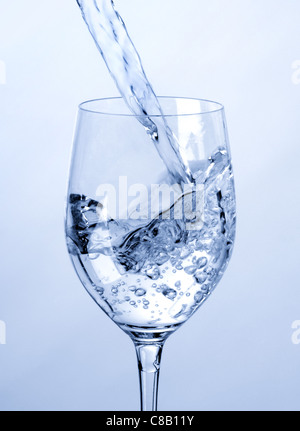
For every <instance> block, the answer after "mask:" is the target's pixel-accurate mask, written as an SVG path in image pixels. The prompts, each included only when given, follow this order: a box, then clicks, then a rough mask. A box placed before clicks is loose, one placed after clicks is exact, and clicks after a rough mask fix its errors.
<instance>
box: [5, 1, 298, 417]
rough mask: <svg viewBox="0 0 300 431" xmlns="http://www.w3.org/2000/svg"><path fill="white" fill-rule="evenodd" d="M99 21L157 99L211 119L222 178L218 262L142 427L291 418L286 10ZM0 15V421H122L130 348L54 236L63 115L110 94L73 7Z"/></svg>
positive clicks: (62, 186) (66, 151)
mask: <svg viewBox="0 0 300 431" xmlns="http://www.w3.org/2000/svg"><path fill="white" fill-rule="evenodd" d="M115 4H116V6H117V8H118V10H119V12H120V13H121V15H122V16H123V18H124V20H125V22H126V24H127V27H128V30H129V33H130V35H131V37H132V39H133V40H134V42H135V44H136V47H137V49H138V50H139V52H140V54H141V57H142V60H143V63H144V67H145V69H146V71H147V74H148V77H149V79H150V81H151V82H152V84H153V87H154V89H155V90H156V92H157V94H160V95H176V96H191V97H201V98H208V99H212V100H217V101H220V102H222V103H223V104H224V105H225V108H226V113H227V121H228V127H229V132H230V140H231V148H232V155H233V162H234V168H235V176H236V189H237V199H238V231H237V240H236V245H235V250H234V255H233V258H232V261H231V263H230V266H229V268H228V270H227V272H226V274H225V276H224V278H223V280H222V281H221V283H220V285H219V287H218V288H217V289H216V291H215V293H214V294H213V295H212V297H211V299H210V300H209V301H207V302H206V303H205V305H204V306H203V308H202V309H201V310H199V311H198V313H196V315H194V316H193V318H192V319H190V321H188V322H187V323H186V324H185V325H184V326H183V327H182V328H181V329H180V330H179V331H178V332H177V333H176V334H174V335H173V336H172V337H171V338H170V339H169V340H168V341H167V344H166V347H165V351H164V355H163V362H162V372H161V380H160V397H159V399H160V403H159V407H160V410H298V409H299V407H300V375H299V374H300V345H295V344H293V343H292V340H291V337H292V334H293V330H292V323H293V322H294V321H295V320H299V319H300V290H299V276H300V265H299V256H300V245H299V244H300V242H299V239H300V238H299V236H300V235H299V220H300V217H299V216H300V214H299V211H300V202H299V194H300V189H299V184H300V181H299V160H300V145H299V144H300V138H299V136H300V116H299V114H300V70H298V71H297V70H293V66H292V65H294V66H295V67H296V66H297V63H295V62H296V61H297V60H300V45H299V40H300V27H299V18H300V2H299V0H184V1H183V0H164V1H161V0H149V1H147V2H146V1H145V0H144V1H141V0H123V1H119V0H116V1H115ZM0 5H1V15H0V41H1V42H0V60H1V62H0V66H1V67H0V75H1V76H0V142H1V161H0V163H1V167H0V175H1V201H2V210H1V223H0V228H1V274H0V277H1V282H0V283H1V284H0V289H1V290H0V320H3V321H5V322H6V325H7V344H6V345H0V409H1V410H97V409H100V410H138V408H139V395H138V375H137V369H136V362H135V361H136V360H135V353H134V348H133V345H132V343H131V342H130V340H129V338H128V337H127V336H126V335H125V334H123V332H122V331H120V330H119V328H117V326H116V325H115V324H114V323H113V322H111V321H110V320H109V319H108V318H107V317H106V316H105V315H104V313H102V312H101V311H100V310H99V309H98V308H97V306H96V304H95V303H94V302H93V301H92V300H91V299H90V298H89V296H88V295H87V293H86V292H85V291H84V289H83V287H82V286H81V284H80V282H79V280H78V279H77V277H76V275H75V272H74V270H73V268H72V266H71V263H70V260H69V257H68V255H67V252H66V247H65V243H64V231H63V217H64V197H65V192H66V181H67V172H68V165H69V158H70V151H71V144H72V136H73V130H74V123H75V116H76V107H77V105H78V104H79V103H80V102H81V101H83V100H86V99H90V98H96V97H108V96H113V95H117V94H118V93H117V90H116V89H115V87H114V84H113V82H112V80H111V78H110V77H109V75H108V72H107V70H106V69H105V66H104V63H103V61H102V60H101V58H100V56H99V55H98V52H97V51H96V48H95V46H94V44H93V41H92V39H91V37H90V35H89V33H88V31H87V29H86V27H85V24H84V23H83V21H82V18H81V15H80V11H79V9H78V7H77V5H76V2H75V0H64V1H61V0H52V1H45V0H28V1H26V2H25V1H23V0H15V1H13V2H12V1H11V2H7V1H4V0H0ZM2 62H4V64H3V63H2ZM4 65H5V67H6V84H5V83H4V81H5V79H4V78H5V77H4ZM298 67H299V63H298Z"/></svg>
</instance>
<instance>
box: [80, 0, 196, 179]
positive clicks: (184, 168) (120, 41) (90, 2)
mask: <svg viewBox="0 0 300 431" xmlns="http://www.w3.org/2000/svg"><path fill="white" fill-rule="evenodd" d="M77 3H78V5H79V6H80V9H81V12H82V16H83V18H84V20H85V22H86V24H87V26H88V28H89V31H90V33H91V35H92V36H93V38H94V41H95V43H96V46H97V47H98V49H99V51H100V53H101V55H102V57H103V59H104V61H105V63H106V65H107V68H108V70H109V72H110V74H111V76H112V78H113V79H114V81H115V83H116V85H117V87H118V89H119V91H120V93H121V95H122V97H123V99H124V101H125V102H126V103H127V105H128V107H129V108H130V110H131V111H132V112H133V113H134V114H135V115H137V116H138V120H139V121H140V123H141V124H142V125H143V126H144V127H145V129H146V130H147V133H148V134H149V135H150V136H151V138H152V141H153V142H154V144H155V146H156V148H157V151H158V152H159V155H160V157H161V158H162V160H163V161H164V163H165V165H166V167H167V168H168V170H169V172H170V174H171V175H172V177H173V179H174V180H175V182H176V183H178V184H180V183H182V182H189V181H191V180H192V176H191V173H190V171H189V168H188V164H187V163H185V160H184V156H183V154H180V152H179V150H178V143H177V139H176V137H175V135H174V134H173V133H172V131H171V129H170V127H169V126H168V124H167V122H166V119H165V117H163V116H162V114H163V113H162V110H161V107H160V105H159V102H158V100H157V97H156V95H155V93H154V91H153V89H152V86H151V84H150V82H149V81H148V79H147V77H146V74H145V72H144V69H143V66H142V63H141V59H140V56H139V54H138V52H137V50H136V48H135V46H134V44H133V43H132V40H131V39H130V37H129V35H128V32H127V29H126V26H125V24H124V22H123V20H122V18H121V17H120V15H119V13H118V12H117V11H116V9H115V7H114V4H113V1H112V0H77ZM155 115H158V116H160V117H159V118H157V117H155V119H154V118H153V117H152V118H150V116H155Z"/></svg>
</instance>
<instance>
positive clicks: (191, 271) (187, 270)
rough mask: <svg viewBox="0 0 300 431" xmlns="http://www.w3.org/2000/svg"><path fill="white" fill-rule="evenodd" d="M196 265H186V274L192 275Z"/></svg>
mask: <svg viewBox="0 0 300 431" xmlns="http://www.w3.org/2000/svg"><path fill="white" fill-rule="evenodd" d="M197 269H198V267H197V266H196V265H192V266H187V267H186V268H184V270H185V272H186V273H187V274H188V275H193V274H195V272H196V271H197Z"/></svg>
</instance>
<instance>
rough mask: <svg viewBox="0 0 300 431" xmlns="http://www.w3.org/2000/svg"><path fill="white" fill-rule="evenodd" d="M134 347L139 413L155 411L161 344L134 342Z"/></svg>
mask: <svg viewBox="0 0 300 431" xmlns="http://www.w3.org/2000/svg"><path fill="white" fill-rule="evenodd" d="M134 345H135V350H136V354H137V360H138V367H139V377H140V393H141V411H142V412H147V411H156V410H157V393H158V378H159V369H160V360H161V354H162V349H163V342H155V343H149V344H147V343H142V342H134Z"/></svg>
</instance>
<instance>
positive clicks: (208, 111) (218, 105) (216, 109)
mask: <svg viewBox="0 0 300 431" xmlns="http://www.w3.org/2000/svg"><path fill="white" fill-rule="evenodd" d="M157 98H158V99H159V100H162V99H165V100H195V101H198V102H204V103H209V104H211V105H212V109H205V110H203V111H202V112H191V113H184V114H161V115H158V114H154V115H153V114H152V115H151V114H150V115H148V117H149V118H161V117H166V118H170V117H174V118H178V117H190V116H197V115H207V114H213V113H216V112H220V111H223V110H224V106H223V105H222V103H219V102H214V101H213V100H209V99H200V98H195V97H176V96H157ZM113 100H124V99H123V98H122V97H120V96H117V97H104V98H99V99H90V100H86V101H84V102H82V103H80V104H79V105H78V109H79V111H83V112H88V113H91V114H97V115H108V116H112V117H132V118H140V117H142V115H136V114H134V113H127V114H121V113H113V112H105V110H100V109H90V108H88V107H86V106H85V105H89V104H94V103H96V102H105V101H113ZM124 103H125V102H124Z"/></svg>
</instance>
